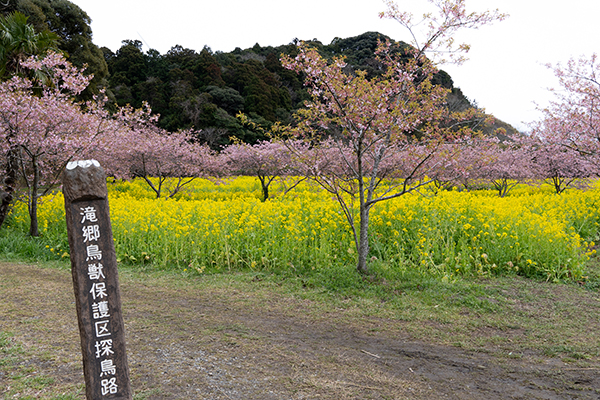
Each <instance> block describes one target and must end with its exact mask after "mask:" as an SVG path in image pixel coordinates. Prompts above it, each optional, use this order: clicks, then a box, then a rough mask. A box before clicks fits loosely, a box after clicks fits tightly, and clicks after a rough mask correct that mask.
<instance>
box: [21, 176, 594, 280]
mask: <svg viewBox="0 0 600 400" xmlns="http://www.w3.org/2000/svg"><path fill="white" fill-rule="evenodd" d="M108 188H109V204H110V209H111V220H112V226H113V234H114V240H115V247H116V251H117V257H118V260H119V261H120V262H121V263H125V264H132V265H144V266H147V267H152V268H160V269H180V270H182V271H187V272H188V273H197V274H207V273H214V272H218V271H223V270H234V269H253V270H272V271H282V270H293V271H294V272H297V273H311V271H316V272H317V273H318V272H319V271H324V270H327V269H329V268H332V266H340V267H344V268H345V267H347V268H348V269H352V268H354V266H355V257H356V250H355V248H354V242H353V238H352V234H351V231H350V229H349V227H348V224H347V221H346V220H345V217H344V216H343V214H342V213H341V210H340V208H339V206H338V204H337V203H336V202H335V201H334V200H333V199H332V198H331V196H330V195H329V194H327V193H326V192H323V191H321V190H320V189H318V188H317V187H314V186H312V185H310V184H308V183H303V184H301V185H299V186H298V187H297V188H296V189H294V190H292V191H290V192H289V193H287V194H286V195H285V196H283V195H277V193H278V188H275V190H272V192H273V193H275V196H274V198H272V199H269V200H268V201H266V202H262V201H261V200H260V193H261V191H260V186H259V184H258V181H257V179H256V178H253V177H237V178H234V179H230V180H228V181H224V182H223V181H221V182H217V183H215V182H213V181H211V180H200V179H198V180H195V181H194V182H192V184H190V185H189V187H186V190H185V191H184V192H182V193H179V194H177V195H176V196H174V198H172V199H162V198H161V199H156V198H155V197H154V196H153V192H151V191H150V190H149V189H148V187H147V186H146V183H144V182H143V180H135V181H131V182H113V181H112V180H109V181H108ZM279 189H280V188H279ZM279 192H281V190H279ZM598 204H600V188H598V187H593V188H590V189H589V190H585V191H584V190H571V191H567V192H565V193H563V194H561V195H556V194H554V193H552V192H551V190H550V188H544V187H543V186H542V187H530V186H519V187H517V188H516V189H514V190H513V191H512V192H510V193H509V195H508V196H506V197H504V198H500V197H498V196H497V195H496V192H494V191H492V190H477V191H472V192H461V191H458V190H456V189H454V190H450V191H440V192H438V193H436V194H434V193H433V191H431V192H428V191H427V190H425V192H423V193H421V194H418V193H414V194H409V195H406V196H403V197H400V198H398V199H395V200H391V201H387V202H383V203H380V204H378V205H376V206H375V207H374V208H373V210H372V212H371V219H370V228H371V230H370V241H371V254H370V255H369V256H370V260H371V267H372V268H373V269H374V270H376V271H379V272H380V273H381V274H384V275H385V274H394V275H397V274H405V273H409V272H410V273H414V272H418V273H424V274H428V275H431V276H434V277H437V278H439V279H441V280H443V281H448V282H452V281H454V280H455V279H457V278H458V277H461V276H487V275H498V274H519V275H524V276H528V277H535V278H541V279H544V280H549V281H563V280H577V281H584V280H585V279H586V272H585V264H586V261H587V260H588V259H589V257H590V256H591V255H592V254H593V253H594V252H595V250H593V249H594V247H595V244H594V240H596V238H597V235H598V224H599V218H600V212H599V211H598ZM39 221H40V232H41V235H42V237H41V239H40V240H43V241H44V243H45V247H46V249H47V253H48V257H49V258H52V257H56V258H60V257H67V256H68V242H67V235H66V227H65V223H64V204H63V198H62V195H61V193H57V194H54V195H52V196H48V197H46V198H44V199H43V200H42V202H41V205H40V211H39ZM28 223H29V219H28V216H27V212H26V207H25V206H17V207H16V208H15V210H14V212H13V215H12V217H11V219H10V221H9V225H10V228H11V229H13V230H14V229H17V230H22V231H24V232H26V231H27V226H28Z"/></svg>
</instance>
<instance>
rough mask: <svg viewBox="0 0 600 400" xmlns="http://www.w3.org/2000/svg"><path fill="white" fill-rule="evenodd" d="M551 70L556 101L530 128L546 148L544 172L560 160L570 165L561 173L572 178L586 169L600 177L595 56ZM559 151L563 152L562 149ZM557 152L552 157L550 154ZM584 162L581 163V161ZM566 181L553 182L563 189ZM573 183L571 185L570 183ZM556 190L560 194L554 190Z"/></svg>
mask: <svg viewBox="0 0 600 400" xmlns="http://www.w3.org/2000/svg"><path fill="white" fill-rule="evenodd" d="M548 67H549V68H552V69H553V70H554V74H555V75H556V77H557V78H558V81H559V87H558V88H556V89H551V90H552V91H553V92H554V95H555V99H554V100H553V101H552V102H550V104H549V106H548V107H546V108H543V109H541V111H542V112H543V119H542V120H541V121H539V122H537V123H534V124H533V125H532V128H533V129H532V131H533V134H534V135H535V136H536V137H538V138H539V139H540V142H541V143H543V144H544V146H549V151H550V153H548V157H540V158H539V159H540V160H542V159H544V160H546V162H545V166H542V167H543V168H546V170H548V169H554V170H556V171H558V170H557V168H555V166H550V164H555V163H557V162H559V159H562V160H563V161H564V162H567V163H570V164H571V165H572V168H571V170H568V169H569V167H568V166H564V167H563V169H564V171H562V173H558V172H557V174H556V176H557V177H558V176H559V175H562V174H564V173H567V174H574V175H573V176H572V178H574V177H575V176H583V175H586V173H585V172H584V171H581V169H582V168H584V167H587V168H589V170H588V174H595V175H599V174H600V76H599V75H600V63H598V56H597V55H596V54H593V55H592V56H591V57H583V56H582V57H580V58H579V59H570V60H569V61H568V62H567V64H566V65H564V66H563V65H560V64H559V65H556V66H551V65H549V66H548ZM561 148H562V149H561ZM553 152H557V153H555V154H551V153H553ZM583 159H584V160H583ZM564 179H567V181H571V180H570V179H569V178H568V177H565V176H563V177H562V178H560V179H559V178H556V182H559V181H562V182H563V183H562V184H561V185H559V187H563V186H564V184H566V182H567V181H565V180H564ZM572 182H574V181H572ZM557 190H559V189H558V188H557Z"/></svg>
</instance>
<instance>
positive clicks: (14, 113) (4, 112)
mask: <svg viewBox="0 0 600 400" xmlns="http://www.w3.org/2000/svg"><path fill="white" fill-rule="evenodd" d="M22 67H23V68H24V69H29V70H32V71H34V74H33V75H35V71H44V72H45V75H46V76H47V79H48V80H47V81H45V82H44V84H42V85H41V86H39V85H37V83H36V82H34V81H32V80H30V79H28V78H21V77H17V76H15V77H13V78H12V79H10V80H8V81H5V82H2V83H1V84H0V151H2V154H3V155H4V157H3V158H4V168H5V171H6V172H5V177H6V178H5V187H4V193H5V196H4V198H3V204H2V207H1V210H0V211H2V212H1V213H0V224H1V223H2V222H3V221H4V219H5V218H6V215H7V213H8V210H9V208H8V206H9V204H10V201H11V200H12V197H13V195H14V193H15V189H16V184H17V183H18V182H20V183H21V184H22V186H23V187H24V198H25V199H26V201H27V204H28V208H29V215H30V218H31V224H30V232H29V233H30V234H31V235H32V236H38V235H39V230H38V223H37V204H38V198H39V197H40V196H42V195H44V194H46V193H48V191H50V190H51V189H53V188H54V187H56V185H57V181H58V178H59V176H60V173H61V171H62V170H63V168H64V167H65V166H66V164H67V163H68V162H69V161H70V160H72V159H73V158H74V157H80V156H84V155H85V153H86V151H87V150H89V149H90V148H91V147H92V146H94V145H95V144H96V142H97V139H98V137H99V136H100V135H102V134H103V133H104V132H106V131H108V130H110V129H112V128H111V126H112V120H111V119H109V118H107V117H106V116H107V114H106V112H105V111H104V110H103V108H102V107H103V105H104V100H103V99H96V100H95V101H89V102H87V103H85V104H78V103H76V102H75V101H74V100H73V96H75V95H77V94H78V93H81V91H82V90H83V89H84V88H85V87H87V85H88V83H89V81H90V79H91V77H85V76H84V75H83V74H82V70H79V69H77V68H75V67H73V66H72V65H71V64H70V63H68V62H67V61H66V60H65V59H64V57H63V56H62V55H59V54H56V53H49V54H48V55H47V56H46V57H44V58H41V59H39V58H31V59H29V60H27V61H25V62H23V63H22ZM83 109H85V111H83Z"/></svg>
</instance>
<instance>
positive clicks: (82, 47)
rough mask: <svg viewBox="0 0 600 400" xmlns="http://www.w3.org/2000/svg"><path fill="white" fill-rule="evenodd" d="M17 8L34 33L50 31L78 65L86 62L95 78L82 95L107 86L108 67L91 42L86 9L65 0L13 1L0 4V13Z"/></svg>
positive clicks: (71, 59)
mask: <svg viewBox="0 0 600 400" xmlns="http://www.w3.org/2000/svg"><path fill="white" fill-rule="evenodd" d="M15 11H18V12H20V13H22V14H24V15H25V16H27V18H28V19H27V22H28V23H29V24H31V25H32V26H33V27H34V28H35V30H36V32H45V31H50V32H52V33H54V34H56V35H58V37H59V43H58V48H59V49H60V50H61V51H63V52H64V53H65V55H66V56H67V57H68V59H69V61H70V62H71V63H72V64H74V65H75V66H77V67H80V68H81V67H83V66H84V65H87V69H86V73H88V74H93V75H94V79H93V80H92V82H91V83H90V86H89V87H88V88H87V89H86V91H85V92H84V94H83V96H84V97H89V96H91V95H92V94H94V93H97V92H98V90H99V88H100V87H104V86H106V78H107V76H108V67H107V65H106V61H104V58H103V56H102V51H101V50H100V49H99V48H98V46H96V45H95V44H94V43H93V42H92V28H91V27H90V24H91V19H90V17H89V16H88V15H87V13H86V12H85V11H83V10H82V9H81V8H79V7H78V6H77V5H75V4H73V3H72V2H70V1H68V0H12V1H7V2H5V3H0V13H1V14H2V15H9V14H11V13H13V12H15Z"/></svg>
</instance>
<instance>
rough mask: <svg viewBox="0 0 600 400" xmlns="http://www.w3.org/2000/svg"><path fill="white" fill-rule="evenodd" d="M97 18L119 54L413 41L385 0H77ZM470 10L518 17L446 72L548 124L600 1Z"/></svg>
mask: <svg viewBox="0 0 600 400" xmlns="http://www.w3.org/2000/svg"><path fill="white" fill-rule="evenodd" d="M71 1H72V2H73V3H75V4H77V5H78V6H79V7H81V8H82V9H83V10H84V11H86V12H87V13H88V15H89V16H90V18H91V19H92V30H93V33H94V38H93V40H94V43H95V44H96V45H98V46H100V47H102V46H106V47H108V48H110V49H111V50H113V51H116V50H117V49H119V47H121V41H122V40H125V39H131V40H136V39H137V40H141V41H142V43H144V51H146V50H148V48H154V49H156V50H158V51H159V52H160V53H161V54H164V53H166V52H167V51H168V50H169V49H170V48H171V47H172V46H175V45H177V44H179V45H181V46H183V47H187V48H190V49H194V50H196V51H200V50H201V49H202V48H203V47H204V46H208V47H210V48H211V49H212V50H213V51H223V52H229V51H232V50H233V49H235V48H236V47H240V48H242V49H245V48H248V47H252V46H253V45H254V44H256V43H258V44H260V45H261V46H269V45H271V46H279V45H282V44H287V43H290V42H291V41H292V40H293V39H295V38H298V39H300V40H310V39H318V40H320V41H321V42H323V43H324V44H329V43H330V42H331V41H332V39H333V38H335V37H341V38H346V37H350V36H356V35H360V34H361V33H364V32H367V31H378V32H381V33H383V34H385V35H387V36H389V37H391V38H392V39H395V40H404V41H407V42H408V41H409V37H408V36H407V32H406V31H404V30H403V29H402V27H401V26H400V25H398V23H396V22H394V21H391V20H381V19H379V16H378V14H379V12H381V11H383V10H384V9H385V6H384V4H383V2H382V1H381V0H294V1H292V0H170V1H164V0H163V1H157V0H103V1H98V0H71ZM396 2H397V4H398V5H399V6H400V8H401V9H406V10H409V11H412V12H414V13H415V14H417V15H420V14H422V12H424V11H425V10H426V7H427V6H428V4H429V3H428V2H427V0H397V1H396ZM466 4H467V9H472V10H473V11H482V10H485V9H496V8H498V9H499V10H500V11H501V12H504V13H508V14H510V18H508V19H507V20H505V21H503V22H499V23H496V24H494V25H491V26H486V27H483V28H481V29H479V30H468V31H464V32H463V33H462V34H461V36H460V38H459V39H460V42H467V43H469V44H471V45H472V49H471V52H470V53H469V59H470V60H469V61H467V62H466V63H465V64H463V65H461V66H454V65H446V66H443V67H442V68H443V69H445V70H446V71H447V72H448V73H450V75H451V76H452V78H453V80H454V84H455V86H457V87H460V88H461V89H462V91H463V93H464V94H465V95H466V96H467V97H468V98H469V99H471V100H474V101H476V102H477V104H478V105H479V106H480V107H483V108H485V109H486V111H487V112H489V113H491V114H493V115H495V116H496V117H498V118H500V119H502V120H504V121H506V122H508V123H510V124H512V125H513V126H515V127H516V128H518V129H521V130H525V129H526V125H525V124H524V123H527V122H531V121H533V120H536V119H538V118H539V113H538V112H537V111H536V106H535V104H534V102H536V103H538V104H540V105H541V106H543V105H545V104H547V102H548V100H549V99H550V98H551V96H550V95H549V93H548V91H547V88H549V87H553V86H556V80H555V79H554V75H553V74H552V73H551V71H550V70H549V69H548V68H546V67H545V64H547V63H551V64H556V63H566V62H567V61H568V59H569V58H571V57H578V56H581V55H585V56H589V55H591V54H593V53H594V52H600V24H598V21H597V17H598V15H599V14H600V1H598V0H570V1H558V0H467V1H466Z"/></svg>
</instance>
